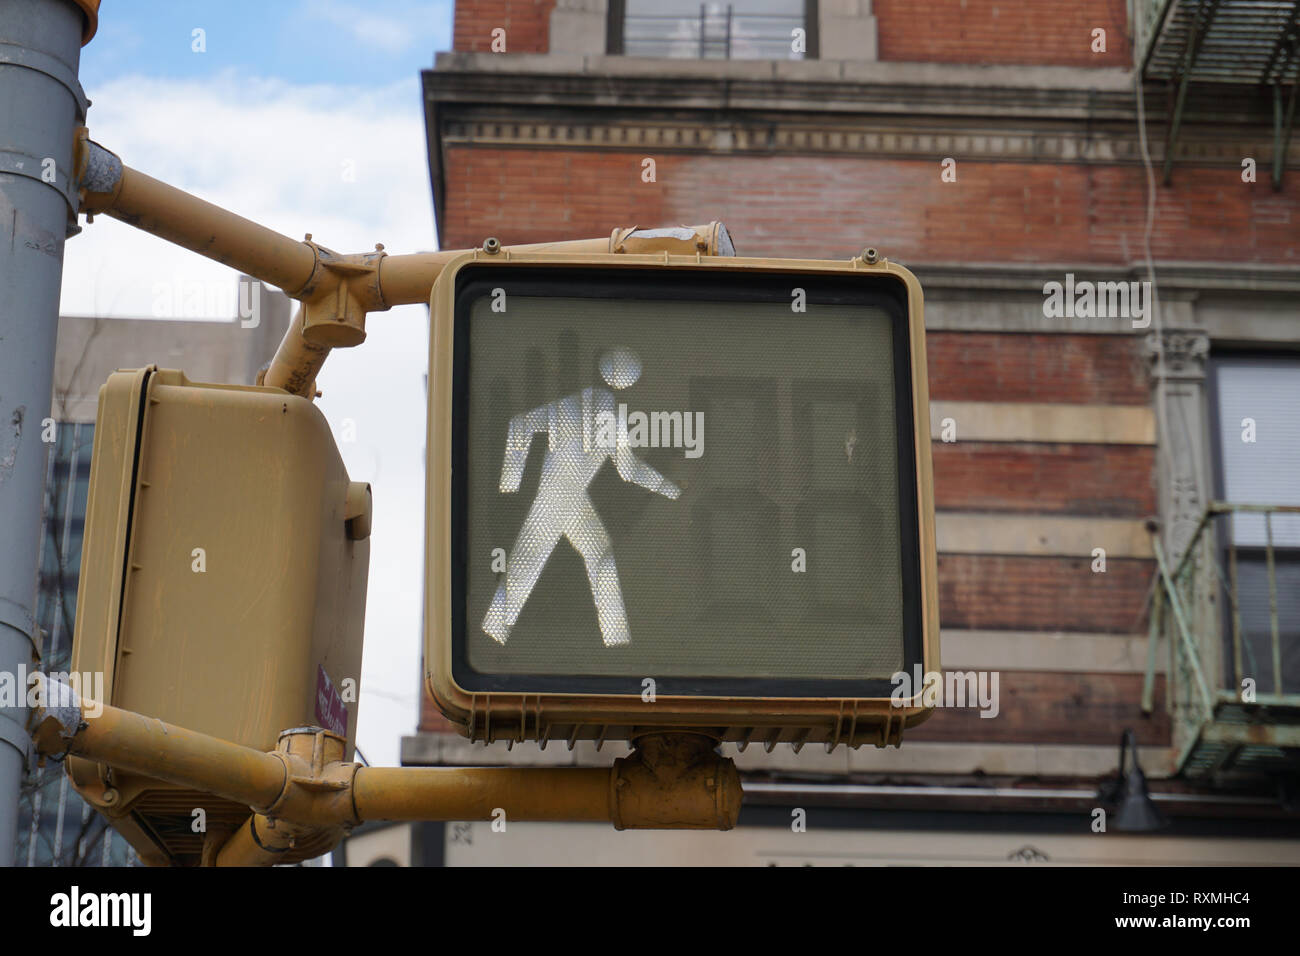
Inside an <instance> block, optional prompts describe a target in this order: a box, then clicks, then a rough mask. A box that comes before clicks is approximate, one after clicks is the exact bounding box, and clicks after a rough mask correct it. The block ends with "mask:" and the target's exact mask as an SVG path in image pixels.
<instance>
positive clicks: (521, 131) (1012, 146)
mask: <svg viewBox="0 0 1300 956" xmlns="http://www.w3.org/2000/svg"><path fill="white" fill-rule="evenodd" d="M442 109H446V110H448V112H451V110H452V109H455V108H454V107H453V108H450V109H449V108H448V107H446V106H444V107H442ZM530 114H531V115H530V116H529V118H528V119H527V120H521V119H519V118H518V113H517V112H515V113H513V114H510V115H507V114H501V115H500V116H487V117H482V118H479V117H474V118H469V117H457V118H455V119H452V118H450V117H448V119H447V120H446V121H445V125H444V126H443V131H442V141H443V142H444V143H446V144H474V145H480V146H527V147H532V148H536V147H545V146H564V147H566V148H582V149H601V148H612V149H656V150H687V151H708V152H726V153H758V154H770V153H802V154H811V153H816V154H840V155H846V156H847V155H851V156H857V157H880V158H897V159H925V160H931V159H933V158H934V157H935V156H959V157H962V158H963V159H966V160H973V161H985V162H1039V163H1078V164H1099V165H1106V166H1113V165H1136V164H1140V163H1141V161H1142V159H1141V152H1140V149H1139V146H1138V141H1137V135H1136V133H1134V132H1133V131H1132V130H1124V129H1114V130H1109V131H1108V133H1107V135H1106V136H1104V137H1100V136H1096V135H1095V131H1092V132H1089V131H1088V130H1087V129H1085V128H1084V127H1082V126H1081V127H1079V128H1078V129H1069V128H1064V129H1063V128H1060V127H1059V126H1058V127H1056V128H1054V129H1051V130H1045V129H1035V128H1034V127H1033V126H1032V125H1030V124H1022V125H1010V124H1009V125H1007V126H1004V127H1001V128H999V129H997V130H991V129H989V128H988V127H987V126H982V128H981V127H973V126H971V125H962V124H960V121H952V120H939V119H932V120H930V121H929V122H924V121H922V122H921V123H919V124H918V125H916V126H908V127H903V128H900V127H898V126H894V125H890V124H885V123H879V122H876V123H871V122H861V123H848V122H842V121H841V122H835V121H834V120H833V118H823V119H820V121H819V120H818V119H817V118H810V119H808V120H802V119H800V120H792V119H782V120H773V119H766V118H765V119H763V120H761V121H758V120H755V121H754V122H752V123H747V122H734V121H731V122H724V123H722V124H718V123H716V120H714V121H713V122H710V123H709V124H707V125H705V124H703V123H701V124H698V125H697V124H693V123H687V122H682V121H680V120H677V121H673V120H663V121H655V120H631V119H612V118H611V119H609V120H605V121H601V122H595V121H593V122H586V121H582V120H577V119H573V118H571V117H563V118H561V117H558V116H556V117H547V116H546V115H545V113H544V112H543V111H541V110H537V111H531V110H530ZM984 122H986V120H985V121H981V125H982V124H983V123H984ZM1255 145H1257V143H1256V142H1255V141H1246V140H1239V139H1235V138H1229V137H1226V136H1220V137H1219V138H1218V139H1216V140H1214V141H1213V142H1209V143H1207V144H1205V148H1204V149H1199V150H1198V162H1199V163H1202V164H1205V165H1221V166H1231V167H1234V168H1235V167H1237V166H1239V165H1240V162H1241V159H1240V157H1241V156H1242V155H1243V150H1251V149H1254V147H1255ZM1154 158H1155V161H1157V162H1159V161H1160V159H1161V154H1160V150H1159V148H1156V150H1155V156H1154Z"/></svg>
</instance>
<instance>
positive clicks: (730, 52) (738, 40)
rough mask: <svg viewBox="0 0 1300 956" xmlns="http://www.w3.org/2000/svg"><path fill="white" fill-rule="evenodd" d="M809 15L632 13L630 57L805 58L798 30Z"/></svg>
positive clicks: (726, 10)
mask: <svg viewBox="0 0 1300 956" xmlns="http://www.w3.org/2000/svg"><path fill="white" fill-rule="evenodd" d="M804 27H805V23H804V17H803V15H791V14H766V13H746V12H745V11H744V10H743V9H742V10H737V9H736V8H735V7H733V6H732V5H731V4H727V5H726V6H725V7H724V6H719V5H708V4H703V3H702V4H700V12H699V15H698V16H682V15H680V14H677V15H631V14H629V15H628V16H626V17H624V19H623V52H624V53H625V54H627V55H629V56H661V57H669V58H683V59H695V58H698V59H702V60H703V59H722V60H732V59H802V58H803V56H804V54H803V53H802V52H795V51H794V45H793V37H794V31H795V30H796V29H802V28H804Z"/></svg>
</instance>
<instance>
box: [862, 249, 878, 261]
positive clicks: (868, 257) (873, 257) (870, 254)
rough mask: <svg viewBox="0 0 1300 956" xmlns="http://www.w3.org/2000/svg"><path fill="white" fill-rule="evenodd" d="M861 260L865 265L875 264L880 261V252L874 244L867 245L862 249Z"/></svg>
mask: <svg viewBox="0 0 1300 956" xmlns="http://www.w3.org/2000/svg"><path fill="white" fill-rule="evenodd" d="M862 261H863V262H865V263H866V264H867V265H875V263H877V262H879V261H880V253H879V252H877V251H876V247H875V246H867V248H865V249H863V250H862Z"/></svg>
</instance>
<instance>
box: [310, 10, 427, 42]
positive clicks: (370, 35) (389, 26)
mask: <svg viewBox="0 0 1300 956" xmlns="http://www.w3.org/2000/svg"><path fill="white" fill-rule="evenodd" d="M301 12H302V15H303V16H306V17H313V16H315V17H323V18H324V19H325V20H328V21H329V22H330V23H332V24H334V25H335V26H338V27H342V28H343V29H344V30H346V31H348V32H349V33H351V34H352V36H353V37H355V38H356V40H357V41H358V42H359V43H361V44H362V45H364V46H369V47H374V48H375V49H378V50H382V51H384V52H385V53H403V52H405V51H406V50H407V48H409V47H410V45H411V43H412V42H413V41H414V40H415V33H414V31H413V30H412V28H411V26H410V21H409V18H408V17H403V16H400V15H399V16H387V17H383V16H379V15H377V14H376V13H375V12H374V11H372V10H367V9H366V8H364V7H359V6H353V5H352V4H348V3H339V2H337V0H312V2H311V3H309V4H307V5H306V6H305V7H303V8H301ZM405 12H406V13H408V14H409V15H410V16H411V17H415V16H420V17H427V16H428V13H427V10H426V11H420V10H417V9H414V8H409V7H408V8H407V9H406V11H405Z"/></svg>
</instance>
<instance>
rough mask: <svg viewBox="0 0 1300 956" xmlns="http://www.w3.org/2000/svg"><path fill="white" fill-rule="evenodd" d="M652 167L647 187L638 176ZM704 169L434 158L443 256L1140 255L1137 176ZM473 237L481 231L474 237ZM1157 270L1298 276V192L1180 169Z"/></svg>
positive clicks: (810, 163)
mask: <svg viewBox="0 0 1300 956" xmlns="http://www.w3.org/2000/svg"><path fill="white" fill-rule="evenodd" d="M645 156H650V157H652V158H654V159H655V161H656V179H657V181H656V182H654V183H643V182H642V181H641V160H642V158H643V157H645ZM940 158H941V157H936V158H935V159H934V160H933V161H932V162H931V161H921V160H889V159H859V158H856V157H852V156H845V157H842V158H838V157H837V158H828V157H810V156H794V155H789V156H710V155H696V154H683V153H663V154H655V153H653V152H645V153H640V152H613V151H608V152H601V151H581V152H580V151H569V150H523V149H507V148H488V147H483V148H467V147H461V146H454V147H451V148H449V149H448V150H447V163H446V170H445V178H446V211H445V214H444V217H443V218H444V222H443V223H442V226H441V229H442V237H443V245H444V247H446V248H459V247H465V246H474V245H477V244H478V243H479V242H481V241H482V240H483V238H484V236H485V235H490V234H496V235H498V236H499V238H501V239H502V241H504V242H536V241H544V240H547V239H563V238H583V237H588V236H600V235H607V234H608V233H609V231H610V230H611V229H612V228H613V227H614V226H617V225H630V224H632V223H637V224H639V225H643V226H651V225H654V226H658V225H668V224H673V223H699V222H708V221H709V220H711V219H721V220H723V221H724V222H726V223H727V225H728V227H729V228H730V229H731V231H732V235H733V237H734V238H735V240H736V246H737V249H738V251H739V252H740V253H741V254H742V255H769V256H790V257H795V258H848V257H849V256H850V255H853V254H854V253H856V252H858V251H860V250H861V249H862V247H863V246H865V245H867V244H871V245H874V246H876V247H878V248H879V249H880V251H881V253H882V254H883V255H886V256H888V257H889V258H891V259H895V260H897V261H900V262H903V263H911V262H921V263H923V262H962V261H966V262H970V261H976V262H1052V263H1056V262H1061V263H1065V262H1073V263H1079V262H1084V263H1094V264H1107V263H1112V264H1115V265H1123V266H1125V267H1127V266H1129V265H1130V264H1131V263H1133V262H1134V261H1136V260H1137V259H1138V258H1139V257H1140V255H1141V251H1142V232H1143V229H1144V227H1145V221H1146V219H1145V210H1146V191H1145V190H1146V183H1145V177H1144V174H1143V171H1142V169H1141V167H1139V166H1081V165H1071V166H1065V165H1052V164H1045V163H1044V164H1032V163H981V162H975V161H973V160H970V161H967V160H963V159H962V157H960V156H957V157H955V158H956V159H957V181H956V182H955V183H944V182H941V181H940V178H939V174H940V165H939V159H940ZM485 230H486V231H485ZM1151 245H1152V254H1153V256H1154V257H1155V258H1156V259H1157V260H1159V259H1166V260H1190V261H1212V260H1216V259H1223V260H1226V261H1231V262H1261V263H1277V264H1296V263H1300V176H1288V177H1286V179H1285V181H1284V189H1283V191H1282V192H1281V193H1275V192H1273V191H1272V188H1271V186H1270V184H1269V182H1268V177H1267V175H1265V176H1263V177H1262V178H1261V181H1260V182H1257V183H1243V182H1242V181H1241V175H1240V171H1239V170H1237V169H1232V168H1225V169H1209V168H1196V167H1192V166H1179V168H1178V169H1177V170H1176V173H1175V176H1174V185H1173V186H1172V187H1171V188H1165V187H1161V188H1160V189H1159V191H1158V194H1157V220H1156V225H1155V229H1154V232H1153V234H1152V238H1151Z"/></svg>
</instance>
